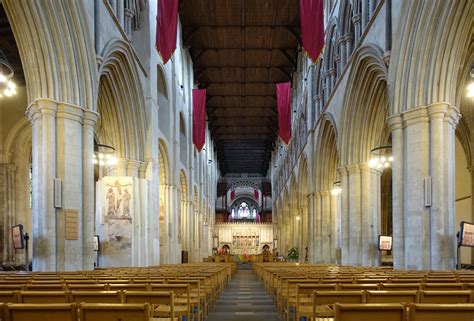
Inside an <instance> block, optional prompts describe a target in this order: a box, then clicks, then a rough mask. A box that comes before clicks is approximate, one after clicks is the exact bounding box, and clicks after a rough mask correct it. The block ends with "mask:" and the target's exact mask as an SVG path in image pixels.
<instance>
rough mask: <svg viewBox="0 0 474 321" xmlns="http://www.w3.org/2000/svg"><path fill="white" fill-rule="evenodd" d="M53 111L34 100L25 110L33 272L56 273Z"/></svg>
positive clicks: (44, 102) (45, 103) (48, 104)
mask: <svg viewBox="0 0 474 321" xmlns="http://www.w3.org/2000/svg"><path fill="white" fill-rule="evenodd" d="M56 112H57V104H56V103H55V102H54V101H52V100H48V99H41V100H36V101H35V103H33V104H32V105H30V106H29V107H28V110H27V114H28V118H29V120H30V122H31V124H32V127H33V130H32V133H33V137H32V146H33V151H32V154H33V164H32V166H33V170H32V172H33V178H32V180H33V204H32V213H33V233H32V234H33V235H32V238H33V270H34V271H56V270H57V266H56V259H57V255H56V209H55V208H54V184H53V180H54V178H55V177H56Z"/></svg>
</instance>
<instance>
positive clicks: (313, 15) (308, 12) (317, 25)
mask: <svg viewBox="0 0 474 321" xmlns="http://www.w3.org/2000/svg"><path fill="white" fill-rule="evenodd" d="M323 1H324V0H300V22H301V40H302V42H303V50H304V51H305V52H306V54H307V55H308V57H309V58H310V59H311V60H312V61H313V63H315V62H316V61H317V60H318V59H319V56H320V55H321V52H322V50H323V48H324V8H323Z"/></svg>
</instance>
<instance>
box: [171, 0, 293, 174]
mask: <svg viewBox="0 0 474 321" xmlns="http://www.w3.org/2000/svg"><path fill="white" fill-rule="evenodd" d="M298 2H299V1H297V0H182V1H181V2H180V20H181V23H182V26H183V40H184V45H185V46H189V47H190V53H191V57H192V60H193V65H194V78H195V81H196V82H197V83H198V86H199V88H203V89H207V101H206V110H207V117H208V121H209V128H210V131H211V134H212V138H213V140H214V143H215V145H216V149H217V158H218V161H219V165H220V169H221V172H222V174H223V175H225V174H226V173H260V174H262V175H266V173H267V171H268V166H269V163H270V158H271V151H272V150H273V146H274V144H275V141H276V138H277V133H278V123H277V102H276V95H275V84H276V83H279V82H285V81H290V80H291V78H292V73H293V72H294V71H295V70H296V62H297V50H298V45H299V44H300V43H301V40H300V37H301V36H300V34H301V33H300V23H299V6H298Z"/></svg>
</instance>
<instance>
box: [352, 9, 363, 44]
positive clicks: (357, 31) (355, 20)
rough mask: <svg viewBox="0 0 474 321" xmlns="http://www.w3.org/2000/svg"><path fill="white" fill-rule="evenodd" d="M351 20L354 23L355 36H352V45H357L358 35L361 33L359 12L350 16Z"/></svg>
mask: <svg viewBox="0 0 474 321" xmlns="http://www.w3.org/2000/svg"><path fill="white" fill-rule="evenodd" d="M352 22H353V23H354V29H355V37H354V45H355V46H356V47H357V44H358V43H359V39H360V36H361V35H362V25H361V22H362V16H361V15H360V14H356V15H354V16H353V17H352Z"/></svg>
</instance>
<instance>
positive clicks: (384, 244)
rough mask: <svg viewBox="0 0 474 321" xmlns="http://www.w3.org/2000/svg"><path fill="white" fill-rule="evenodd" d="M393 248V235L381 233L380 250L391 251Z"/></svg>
mask: <svg viewBox="0 0 474 321" xmlns="http://www.w3.org/2000/svg"><path fill="white" fill-rule="evenodd" d="M391 250H392V237H391V236H384V235H379V251H391Z"/></svg>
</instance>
